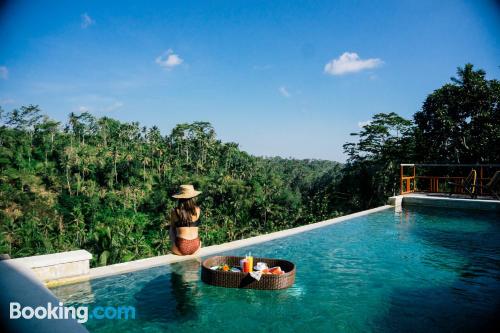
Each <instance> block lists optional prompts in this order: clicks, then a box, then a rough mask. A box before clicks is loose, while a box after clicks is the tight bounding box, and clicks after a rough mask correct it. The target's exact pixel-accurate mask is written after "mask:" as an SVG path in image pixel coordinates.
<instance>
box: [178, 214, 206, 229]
mask: <svg viewBox="0 0 500 333" xmlns="http://www.w3.org/2000/svg"><path fill="white" fill-rule="evenodd" d="M174 212H175V215H176V216H177V221H175V227H176V228H179V227H188V228H192V227H198V226H199V225H200V219H201V214H200V216H199V217H198V219H197V220H196V221H191V222H183V221H181V219H180V216H179V215H178V214H177V210H174Z"/></svg>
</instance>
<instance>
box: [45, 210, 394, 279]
mask: <svg viewBox="0 0 500 333" xmlns="http://www.w3.org/2000/svg"><path fill="white" fill-rule="evenodd" d="M389 208H394V207H393V206H391V205H385V206H380V207H376V208H372V209H368V210H364V211H361V212H357V213H353V214H348V215H344V216H340V217H336V218H333V219H329V220H325V221H321V222H316V223H312V224H307V225H303V226H300V227H296V228H291V229H286V230H281V231H276V232H272V233H269V234H265V235H260V236H255V237H250V238H245V239H240V240H236V241H232V242H228V243H223V244H218V245H211V246H206V247H202V248H201V249H200V251H198V253H196V254H195V255H189V256H178V255H175V254H167V255H163V256H156V257H151V258H145V259H139V260H133V261H129V262H124V263H119V264H113V265H108V266H103V267H95V268H91V269H90V272H89V274H88V275H85V276H80V277H77V278H69V279H61V280H54V281H50V282H48V283H46V285H47V286H48V287H55V286H60V285H66V284H73V283H78V282H83V281H88V280H93V279H98V278H103V277H107V276H112V275H118V274H124V273H130V272H134V271H139V270H144V269H148V268H152V267H158V266H162V265H168V264H172V263H175V262H180V261H185V260H190V259H196V258H200V257H205V256H209V255H212V254H216V253H220V252H224V251H229V250H234V249H238V248H242V247H245V246H249V245H254V244H259V243H263V242H267V241H271V240H274V239H278V238H283V237H287V236H292V235H295V234H299V233H302V232H305V231H310V230H314V229H318V228H322V227H326V226H329V225H332V224H336V223H340V222H344V221H347V220H351V219H354V218H357V217H361V216H365V215H369V214H372V213H376V212H380V211H383V210H386V209H389Z"/></svg>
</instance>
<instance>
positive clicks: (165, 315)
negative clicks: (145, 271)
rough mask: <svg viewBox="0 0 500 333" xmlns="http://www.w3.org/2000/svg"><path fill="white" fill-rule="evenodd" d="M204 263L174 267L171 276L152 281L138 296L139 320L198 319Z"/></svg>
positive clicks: (173, 265)
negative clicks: (197, 299)
mask: <svg viewBox="0 0 500 333" xmlns="http://www.w3.org/2000/svg"><path fill="white" fill-rule="evenodd" d="M199 271H200V261H199V260H189V261H184V262H178V263H173V264H171V272H170V273H168V274H164V275H160V276H158V277H157V278H155V279H153V280H151V281H149V282H148V283H147V284H146V285H144V287H143V288H142V289H141V290H140V291H139V292H137V293H136V294H135V295H134V298H135V301H136V303H135V307H136V314H137V320H140V321H157V322H164V323H171V322H173V321H177V322H183V321H190V320H196V319H197V313H198V311H197V309H196V302H195V300H194V299H195V297H196V293H198V290H197V282H198V280H199V279H200V276H199V275H200V274H199Z"/></svg>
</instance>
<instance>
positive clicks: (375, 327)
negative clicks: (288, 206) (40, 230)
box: [53, 207, 500, 332]
mask: <svg viewBox="0 0 500 333" xmlns="http://www.w3.org/2000/svg"><path fill="white" fill-rule="evenodd" d="M248 251H252V254H253V255H254V256H262V257H277V258H286V259H288V260H291V261H293V262H295V263H296V265H297V276H296V282H295V284H294V286H293V287H291V288H289V289H286V290H280V291H259V290H240V289H226V288H220V287H213V286H209V285H205V284H203V283H202V282H201V281H200V275H199V274H200V273H199V262H197V261H186V262H182V263H176V264H171V265H167V266H162V267H156V268H151V269H147V270H143V271H137V272H132V273H127V274H122V275H116V276H112V277H106V278H102V279H96V280H92V281H90V282H87V283H81V284H76V285H68V286H62V287H58V288H55V289H53V292H54V293H55V294H56V296H58V297H59V298H60V299H61V300H63V301H64V302H65V303H66V304H67V305H68V304H75V305H81V304H87V305H90V306H97V305H99V306H119V305H131V306H135V307H136V319H135V320H89V322H87V323H86V327H87V328H88V330H89V331H90V332H139V331H141V332H157V331H172V332H187V331H188V330H189V331H205V332H206V331H210V332H212V331H214V332H216V331H219V332H220V331H229V330H234V331H238V332H260V331H263V330H266V331H267V330H270V332H271V331H272V332H276V331H279V332H283V331H285V332H297V331H302V332H304V331H312V332H338V331H343V332H367V331H377V332H380V331H381V332H395V331H398V332H399V331H405V332H421V331H426V332H432V331H457V330H459V331H481V330H485V329H492V328H493V327H500V326H499V324H500V322H499V321H498V319H495V318H496V317H497V316H496V314H498V313H499V312H500V221H499V216H498V215H495V214H494V213H491V214H490V213H484V212H479V213H478V212H473V211H453V210H446V209H442V208H440V209H435V208H414V207H412V208H409V209H408V208H404V209H403V210H402V211H401V212H395V211H394V209H387V210H383V211H380V212H377V213H373V214H370V215H366V216H362V217H358V218H354V219H351V220H348V221H345V222H342V223H339V224H335V225H331V226H327V227H324V228H319V229H315V230H312V231H308V232H304V233H301V234H297V235H294V236H290V237H286V238H281V239H277V240H274V241H272V242H268V243H262V244H257V245H253V246H250V247H246V248H241V249H238V250H233V251H231V254H235V255H244V254H245V253H247V252H248Z"/></svg>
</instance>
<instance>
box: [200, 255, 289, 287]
mask: <svg viewBox="0 0 500 333" xmlns="http://www.w3.org/2000/svg"><path fill="white" fill-rule="evenodd" d="M244 258H245V257H233V256H216V257H211V258H208V259H206V260H205V261H203V264H202V265H201V280H202V281H203V282H205V283H208V284H211V285H213V286H219V287H226V288H248V289H268V290H269V289H270V290H272V289H284V288H288V287H290V286H291V285H292V284H293V283H294V282H295V264H294V263H292V262H290V261H287V260H282V259H269V258H254V260H253V261H254V263H257V262H265V263H266V264H267V265H268V266H269V267H274V266H280V267H281V269H282V270H283V271H285V273H284V274H281V275H274V274H263V275H262V277H261V278H260V281H257V280H255V279H254V278H253V277H251V276H250V274H249V273H242V272H230V271H227V272H225V271H219V270H213V269H211V268H210V267H213V266H218V265H221V264H227V265H230V266H239V264H240V260H241V259H244Z"/></svg>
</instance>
